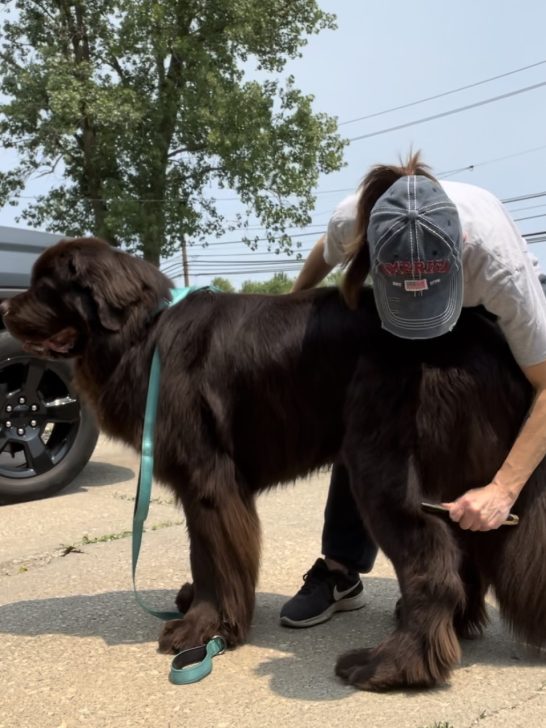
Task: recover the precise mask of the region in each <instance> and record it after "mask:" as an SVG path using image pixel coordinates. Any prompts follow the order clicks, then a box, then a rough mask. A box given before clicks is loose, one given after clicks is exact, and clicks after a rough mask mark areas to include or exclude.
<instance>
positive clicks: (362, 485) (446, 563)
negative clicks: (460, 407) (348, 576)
mask: <svg viewBox="0 0 546 728" xmlns="http://www.w3.org/2000/svg"><path fill="white" fill-rule="evenodd" d="M410 384H411V383H410ZM391 389H392V388H391ZM395 389H396V392H395V393H394V395H392V394H391V391H390V390H387V391H386V390H385V389H383V388H382V389H381V391H379V392H377V393H376V396H373V397H370V396H369V394H367V396H366V402H365V404H366V405H367V406H366V407H365V406H363V405H362V403H360V407H359V409H358V410H356V412H357V416H356V417H355V420H356V421H354V422H353V421H350V422H349V424H348V429H347V436H346V440H345V442H344V445H343V451H342V455H343V458H344V460H345V463H346V465H347V467H348V469H349V474H350V478H351V488H352V491H353V494H354V497H355V500H356V502H357V504H358V506H359V509H360V512H361V514H362V517H363V519H364V521H365V522H366V524H367V526H368V527H369V528H370V530H371V533H372V536H373V537H374V539H375V541H376V543H377V544H378V546H379V547H380V548H381V549H382V550H383V552H384V553H385V554H386V555H387V557H388V558H389V559H390V560H391V561H392V563H393V565H394V567H395V570H396V573H397V576H398V580H399V584H400V589H401V593H402V605H403V606H402V610H401V614H400V621H399V624H398V626H397V628H396V629H395V631H394V632H393V633H392V634H391V635H390V636H389V637H388V638H387V639H386V640H384V641H383V642H382V643H381V644H380V645H379V646H377V647H375V648H374V649H362V650H356V651H352V652H349V653H347V654H345V655H343V656H342V657H341V658H340V659H339V660H338V663H337V666H336V672H337V674H338V675H339V676H340V677H342V678H343V679H344V680H345V681H346V682H348V683H350V684H352V685H355V686H356V687H359V688H362V689H367V690H388V689H392V688H401V687H430V686H433V685H436V684H439V683H443V682H445V681H446V680H447V678H448V676H449V673H450V670H451V669H452V667H453V666H454V665H455V664H456V663H457V662H458V660H459V657H460V648H459V643H458V640H457V636H456V633H455V629H454V616H455V614H456V612H457V611H460V610H462V609H463V605H464V601H465V593H464V587H463V583H462V581H461V577H460V573H459V566H460V552H459V549H458V548H457V545H456V543H455V540H454V538H453V536H452V534H451V533H450V530H449V527H448V525H447V524H446V523H444V522H442V521H441V520H440V519H438V518H437V517H436V516H432V515H428V514H425V513H423V512H422V511H421V508H420V500H421V493H420V487H419V485H418V483H417V482H416V478H414V477H412V478H410V477H409V474H410V467H409V463H410V453H411V450H412V447H413V444H414V441H415V432H414V417H413V411H412V409H411V401H412V397H411V395H412V391H411V388H410V386H408V384H406V386H405V388H404V383H403V382H402V386H397V387H396V388H395ZM395 397H396V398H395ZM357 404H358V403H357ZM352 411H353V412H355V409H353V410H352Z"/></svg>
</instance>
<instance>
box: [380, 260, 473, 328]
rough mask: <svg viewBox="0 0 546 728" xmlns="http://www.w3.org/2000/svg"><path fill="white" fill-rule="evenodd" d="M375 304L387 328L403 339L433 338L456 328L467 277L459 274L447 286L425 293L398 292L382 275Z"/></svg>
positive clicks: (455, 274)
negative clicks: (464, 278) (464, 277)
mask: <svg viewBox="0 0 546 728" xmlns="http://www.w3.org/2000/svg"><path fill="white" fill-rule="evenodd" d="M373 291H374V298H375V304H376V306H377V310H378V313H379V316H380V318H381V323H382V324H383V328H384V329H386V331H388V332H389V333H391V334H394V335H395V336H399V337H401V338H403V339H433V338H435V337H437V336H442V335H443V334H446V333H447V332H448V331H451V329H452V328H453V327H454V326H455V324H456V323H457V321H458V319H459V316H460V315H461V309H462V307H463V276H462V273H461V272H460V271H456V272H455V273H454V274H453V275H452V276H450V278H449V280H447V281H445V283H443V285H438V286H434V287H433V288H430V289H429V290H427V291H424V292H423V293H407V292H405V291H402V290H397V289H396V287H395V286H393V285H392V283H391V282H387V281H386V280H384V279H383V278H381V277H380V276H377V277H376V278H374V282H373Z"/></svg>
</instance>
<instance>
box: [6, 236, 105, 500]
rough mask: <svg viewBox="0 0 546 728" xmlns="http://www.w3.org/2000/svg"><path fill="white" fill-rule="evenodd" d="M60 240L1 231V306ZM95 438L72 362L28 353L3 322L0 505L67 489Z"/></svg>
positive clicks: (91, 416)
mask: <svg viewBox="0 0 546 728" xmlns="http://www.w3.org/2000/svg"><path fill="white" fill-rule="evenodd" d="M60 238H61V236H60V235H50V234H48V233H39V232H35V231H30V230H20V229H18V228H11V227H2V226H0V301H2V300H4V299H6V298H11V297H12V296H15V294H17V293H20V292H21V291H24V290H25V289H26V288H27V287H28V285H29V283H30V271H31V268H32V264H33V263H34V261H35V259H36V258H37V257H38V256H39V255H40V253H41V252H42V251H43V250H44V248H46V247H47V246H48V245H53V244H54V243H56V242H57V241H58V240H60ZM97 437H98V428H97V425H96V423H95V420H94V418H93V415H92V414H91V412H90V411H89V410H88V409H87V408H86V407H85V406H84V405H83V403H82V402H80V400H79V399H78V396H77V394H76V392H75V391H74V388H73V386H72V376H71V365H70V363H68V362H65V361H47V360H45V359H37V358H35V357H33V356H32V355H30V354H27V353H25V352H24V351H23V350H22V349H21V346H20V344H19V343H18V342H17V341H16V340H15V339H14V338H13V337H12V336H11V335H10V334H8V333H7V332H6V331H4V330H3V326H2V319H1V318H0V503H13V502H16V501H22V500H31V499H33V498H42V497H44V496H48V495H52V494H53V493H55V492H57V491H59V490H61V488H64V487H65V486H66V485H68V483H70V481H71V480H72V479H73V478H74V477H75V476H76V475H77V474H78V473H79V472H80V470H81V469H82V468H83V467H84V465H85V464H86V463H87V461H88V460H89V458H90V457H91V454H92V453H93V449H94V447H95V444H96V442H97Z"/></svg>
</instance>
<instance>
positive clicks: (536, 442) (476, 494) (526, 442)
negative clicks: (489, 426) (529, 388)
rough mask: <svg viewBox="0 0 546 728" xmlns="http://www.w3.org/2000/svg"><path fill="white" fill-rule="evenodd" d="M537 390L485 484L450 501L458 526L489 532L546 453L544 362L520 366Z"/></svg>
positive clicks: (498, 524)
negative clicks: (502, 458)
mask: <svg viewBox="0 0 546 728" xmlns="http://www.w3.org/2000/svg"><path fill="white" fill-rule="evenodd" d="M522 371H523V372H524V374H525V376H526V377H527V379H528V380H529V381H530V382H531V384H532V385H533V387H534V388H535V391H536V396H535V399H534V401H533V405H532V407H531V410H530V412H529V416H528V418H527V420H526V422H525V424H524V426H523V427H522V429H521V431H520V433H519V435H518V437H517V438H516V441H515V442H514V444H513V446H512V449H511V450H510V452H509V453H508V457H507V458H506V460H505V461H504V463H503V464H502V465H501V467H500V468H499V470H498V472H497V474H496V475H495V477H494V478H493V480H492V481H491V483H489V484H488V485H486V486H484V487H483V488H474V489H473V490H469V491H468V492H467V493H465V494H464V495H462V496H461V497H460V498H458V499H457V500H456V501H454V502H452V503H444V505H446V506H447V507H448V508H449V511H450V517H451V519H452V520H453V521H456V522H457V523H458V524H459V525H460V526H461V528H464V529H470V530H471V531H489V530H490V529H493V528H498V527H499V526H500V525H501V524H502V523H503V521H504V520H505V519H506V517H507V516H508V513H509V512H510V509H511V508H512V506H513V505H514V503H515V502H516V500H517V498H518V496H519V494H520V493H521V491H522V490H523V488H524V486H525V484H526V483H527V481H528V480H529V478H530V477H531V475H532V473H533V471H534V470H535V468H536V467H537V465H538V464H539V463H540V462H541V461H542V459H543V458H544V456H546V362H541V363H540V364H535V365H534V366H531V367H522Z"/></svg>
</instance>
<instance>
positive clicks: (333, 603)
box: [281, 559, 364, 627]
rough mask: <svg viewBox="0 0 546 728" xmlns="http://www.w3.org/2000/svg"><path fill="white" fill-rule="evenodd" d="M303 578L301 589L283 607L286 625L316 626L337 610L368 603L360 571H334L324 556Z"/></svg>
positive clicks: (283, 619)
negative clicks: (328, 565)
mask: <svg viewBox="0 0 546 728" xmlns="http://www.w3.org/2000/svg"><path fill="white" fill-rule="evenodd" d="M303 581H304V584H303V586H302V588H301V589H300V590H299V592H298V593H297V594H296V595H295V596H293V597H292V599H290V600H289V601H287V602H286V604H285V605H284V606H283V608H282V609H281V624H282V625H284V626H285V627H312V626H313V625H315V624H320V623H321V622H326V621H327V620H328V619H330V617H331V616H332V615H333V614H334V612H348V611H350V610H352V609H360V608H361V607H363V606H364V587H363V586H362V582H361V581H360V576H359V575H358V574H357V572H356V571H350V572H349V573H348V574H344V573H343V572H342V571H331V570H330V569H329V568H328V567H327V566H326V562H325V561H324V559H317V560H316V561H315V563H314V565H313V567H312V569H310V571H308V572H307V574H305V575H304V577H303Z"/></svg>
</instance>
